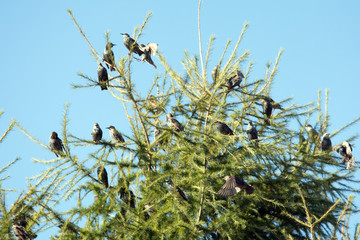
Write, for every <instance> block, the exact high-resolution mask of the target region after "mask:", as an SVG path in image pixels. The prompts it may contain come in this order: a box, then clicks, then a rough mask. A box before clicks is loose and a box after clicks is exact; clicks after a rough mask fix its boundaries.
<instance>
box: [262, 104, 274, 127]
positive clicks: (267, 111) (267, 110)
mask: <svg viewBox="0 0 360 240" xmlns="http://www.w3.org/2000/svg"><path fill="white" fill-rule="evenodd" d="M259 101H260V102H261V103H262V107H263V114H264V122H265V124H266V125H268V126H269V125H270V121H269V119H270V118H271V114H272V110H273V106H272V104H271V102H270V101H269V100H268V99H263V98H261V99H260V100H259Z"/></svg>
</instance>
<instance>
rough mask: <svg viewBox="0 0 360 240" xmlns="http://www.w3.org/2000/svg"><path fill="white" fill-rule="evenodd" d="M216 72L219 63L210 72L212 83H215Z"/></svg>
mask: <svg viewBox="0 0 360 240" xmlns="http://www.w3.org/2000/svg"><path fill="white" fill-rule="evenodd" d="M218 72H219V65H216V66H215V67H214V69H213V70H212V72H211V78H212V80H213V83H216V79H217V77H218Z"/></svg>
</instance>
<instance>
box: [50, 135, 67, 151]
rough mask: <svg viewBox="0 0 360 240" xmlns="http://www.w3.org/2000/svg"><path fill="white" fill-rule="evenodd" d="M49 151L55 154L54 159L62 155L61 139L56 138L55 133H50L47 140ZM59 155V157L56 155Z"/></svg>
mask: <svg viewBox="0 0 360 240" xmlns="http://www.w3.org/2000/svg"><path fill="white" fill-rule="evenodd" d="M49 146H50V149H51V150H52V151H53V152H54V153H55V155H56V157H59V155H60V156H63V155H64V151H63V150H65V148H64V145H63V144H62V141H61V139H60V138H59V137H58V134H57V133H56V132H52V133H51V135H50V140H49ZM58 154H59V155H58Z"/></svg>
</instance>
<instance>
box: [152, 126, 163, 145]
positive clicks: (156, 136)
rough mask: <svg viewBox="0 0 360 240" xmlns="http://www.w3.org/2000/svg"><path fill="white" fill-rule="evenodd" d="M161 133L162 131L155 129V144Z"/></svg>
mask: <svg viewBox="0 0 360 240" xmlns="http://www.w3.org/2000/svg"><path fill="white" fill-rule="evenodd" d="M161 133H162V131H161V130H159V129H157V128H155V130H154V142H156V140H157V139H158V138H159V136H160V134H161ZM159 143H160V144H162V141H160V142H159Z"/></svg>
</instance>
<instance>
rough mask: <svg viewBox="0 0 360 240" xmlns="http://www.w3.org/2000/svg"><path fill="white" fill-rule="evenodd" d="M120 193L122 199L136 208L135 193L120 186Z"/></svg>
mask: <svg viewBox="0 0 360 240" xmlns="http://www.w3.org/2000/svg"><path fill="white" fill-rule="evenodd" d="M119 195H120V198H121V200H122V201H123V202H124V203H125V204H126V205H128V206H130V207H131V208H135V195H134V193H133V191H131V190H130V189H126V188H124V187H122V188H120V191H119Z"/></svg>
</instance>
